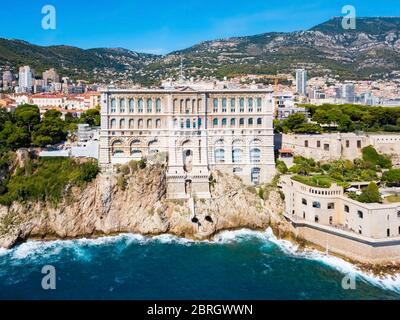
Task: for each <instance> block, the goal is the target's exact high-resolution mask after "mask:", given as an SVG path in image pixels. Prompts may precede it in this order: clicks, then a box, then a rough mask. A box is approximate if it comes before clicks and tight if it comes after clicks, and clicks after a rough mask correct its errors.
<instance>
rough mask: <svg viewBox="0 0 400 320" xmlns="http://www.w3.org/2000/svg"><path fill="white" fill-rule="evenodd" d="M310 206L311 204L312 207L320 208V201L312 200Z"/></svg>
mask: <svg viewBox="0 0 400 320" xmlns="http://www.w3.org/2000/svg"><path fill="white" fill-rule="evenodd" d="M312 206H313V208H317V209H320V208H321V203H319V202H318V201H314V202H313V204H312Z"/></svg>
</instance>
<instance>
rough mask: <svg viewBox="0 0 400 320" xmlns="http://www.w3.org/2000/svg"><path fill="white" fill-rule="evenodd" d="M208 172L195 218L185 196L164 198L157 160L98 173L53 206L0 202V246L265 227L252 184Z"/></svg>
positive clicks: (162, 175)
mask: <svg viewBox="0 0 400 320" xmlns="http://www.w3.org/2000/svg"><path fill="white" fill-rule="evenodd" d="M213 176H214V177H215V178H216V181H217V183H215V185H214V186H213V187H212V188H211V194H212V199H208V200H200V199H194V200H195V213H194V214H195V218H196V220H193V218H194V216H193V213H192V212H191V210H190V207H189V204H188V201H186V200H185V201H184V200H175V201H174V200H167V199H166V198H165V195H166V180H165V166H164V165H160V164H154V165H150V166H148V167H146V168H144V169H138V170H134V172H132V170H131V171H129V172H123V173H119V174H110V173H103V174H101V175H100V176H99V177H97V179H96V180H95V181H93V182H92V183H90V184H89V185H88V186H87V187H86V188H85V189H84V190H80V189H79V188H72V190H71V191H70V194H68V195H65V197H64V200H63V201H62V202H61V203H60V204H59V205H58V206H57V207H52V206H51V205H49V204H47V203H39V202H37V203H28V204H20V203H14V204H13V205H12V206H11V207H9V208H7V207H4V206H0V246H1V247H3V248H10V247H12V246H13V245H15V244H16V243H17V242H19V241H24V240H26V239H28V238H36V239H54V238H61V239H67V238H78V237H95V236H100V235H112V234H117V233H140V234H144V235H158V234H162V233H170V234H174V235H177V236H181V237H187V238H192V239H207V238H210V237H212V236H213V235H214V234H215V233H216V232H219V231H222V230H231V229H238V228H251V229H265V228H266V227H267V226H268V224H269V214H268V211H267V210H266V209H265V206H264V205H263V201H262V200H261V199H260V197H259V196H258V194H257V192H256V189H255V188H252V187H247V186H245V185H244V184H243V183H242V182H241V180H240V179H238V178H236V177H234V176H232V175H226V174H222V173H219V172H213ZM193 221H196V223H194V222H193Z"/></svg>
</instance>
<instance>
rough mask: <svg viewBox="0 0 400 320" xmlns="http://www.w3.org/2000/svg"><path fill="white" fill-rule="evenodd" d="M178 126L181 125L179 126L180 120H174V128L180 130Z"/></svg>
mask: <svg viewBox="0 0 400 320" xmlns="http://www.w3.org/2000/svg"><path fill="white" fill-rule="evenodd" d="M178 125H179V124H178V119H176V118H175V119H174V128H178Z"/></svg>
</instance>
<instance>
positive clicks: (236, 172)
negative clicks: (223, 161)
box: [233, 168, 243, 174]
mask: <svg viewBox="0 0 400 320" xmlns="http://www.w3.org/2000/svg"><path fill="white" fill-rule="evenodd" d="M242 173H243V169H242V168H233V174H242Z"/></svg>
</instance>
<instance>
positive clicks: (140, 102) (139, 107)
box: [138, 98, 143, 113]
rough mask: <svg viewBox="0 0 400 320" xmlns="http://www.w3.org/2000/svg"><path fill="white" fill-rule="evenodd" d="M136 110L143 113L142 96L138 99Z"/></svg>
mask: <svg viewBox="0 0 400 320" xmlns="http://www.w3.org/2000/svg"><path fill="white" fill-rule="evenodd" d="M138 112H139V113H143V99H142V98H140V99H139V100H138Z"/></svg>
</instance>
